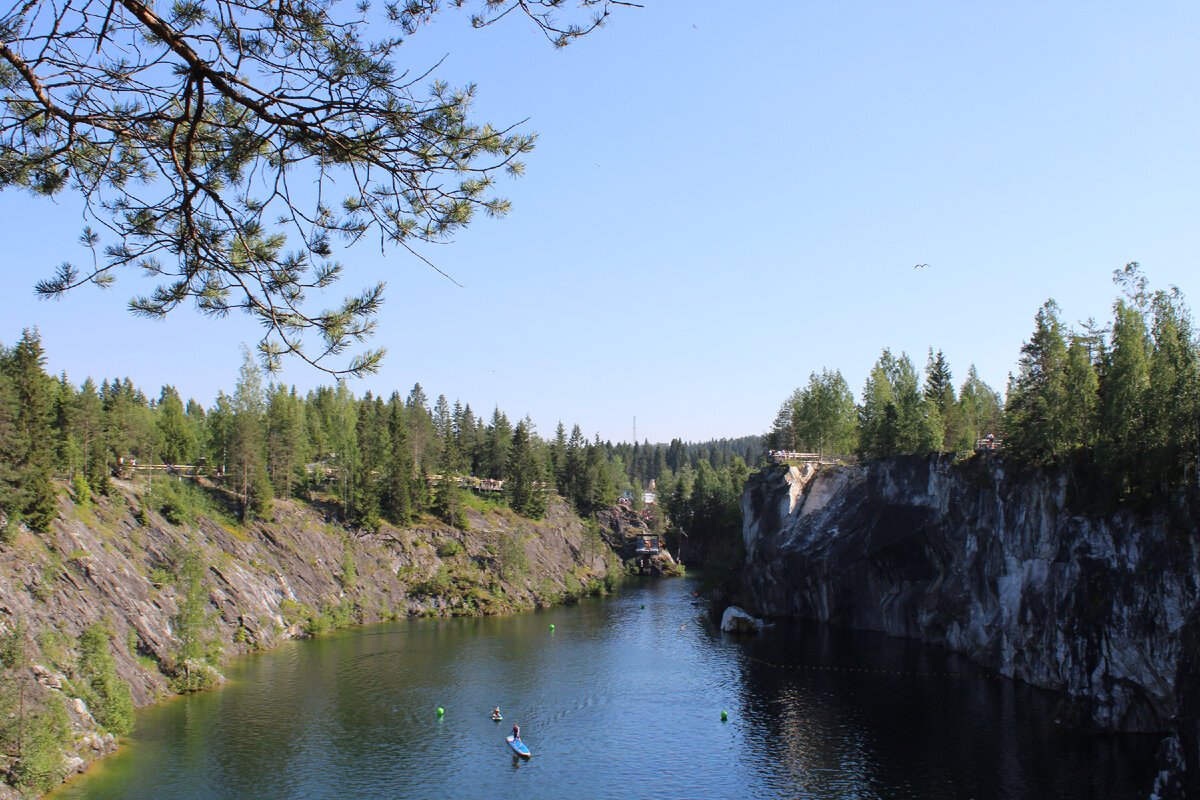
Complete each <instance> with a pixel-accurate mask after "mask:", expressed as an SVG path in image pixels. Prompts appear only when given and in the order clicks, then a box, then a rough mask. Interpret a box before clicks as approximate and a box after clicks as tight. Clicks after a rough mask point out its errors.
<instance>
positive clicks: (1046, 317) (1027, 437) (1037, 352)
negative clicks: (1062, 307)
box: [1005, 300, 1070, 465]
mask: <svg viewBox="0 0 1200 800" xmlns="http://www.w3.org/2000/svg"><path fill="white" fill-rule="evenodd" d="M1066 360H1067V346H1066V342H1065V339H1064V336H1063V329H1062V323H1061V322H1060V321H1059V318H1058V304H1057V303H1055V302H1054V301H1053V300H1047V301H1046V303H1045V304H1044V305H1043V306H1042V307H1041V309H1039V310H1038V313H1037V317H1036V318H1035V321H1034V331H1033V335H1032V336H1031V337H1030V339H1029V341H1028V342H1026V343H1025V344H1024V345H1022V346H1021V359H1020V362H1019V372H1018V374H1017V375H1016V376H1015V377H1010V378H1009V387H1008V403H1007V407H1006V408H1005V427H1006V436H1005V446H1006V447H1007V448H1008V449H1009V450H1011V451H1012V452H1013V453H1014V454H1015V455H1016V457H1017V458H1018V459H1019V460H1020V461H1023V462H1024V463H1027V464H1032V465H1043V464H1061V463H1062V462H1063V460H1064V459H1065V458H1066V455H1067V452H1068V450H1069V448H1070V442H1069V441H1068V439H1067V430H1066V425H1065V424H1064V420H1063V410H1064V409H1065V408H1066V407H1067V402H1066V397H1067V390H1066Z"/></svg>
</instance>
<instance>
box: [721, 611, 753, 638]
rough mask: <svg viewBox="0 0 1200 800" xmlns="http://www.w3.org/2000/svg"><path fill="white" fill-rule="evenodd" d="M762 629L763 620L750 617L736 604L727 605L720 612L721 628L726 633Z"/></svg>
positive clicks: (749, 631) (750, 631) (751, 631)
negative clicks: (721, 612) (722, 611)
mask: <svg viewBox="0 0 1200 800" xmlns="http://www.w3.org/2000/svg"><path fill="white" fill-rule="evenodd" d="M762 629H763V621H762V620H761V619H759V618H758V617H752V616H750V615H749V614H747V613H746V612H745V611H743V610H742V609H740V608H738V607H737V606H729V607H728V608H726V609H725V612H724V613H723V614H721V630H723V631H725V632H726V633H758V632H759V631H761V630H762Z"/></svg>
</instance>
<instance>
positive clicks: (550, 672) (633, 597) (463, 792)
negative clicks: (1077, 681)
mask: <svg viewBox="0 0 1200 800" xmlns="http://www.w3.org/2000/svg"><path fill="white" fill-rule="evenodd" d="M694 589H695V584H694V583H693V582H692V581H691V580H678V579H677V580H663V581H653V582H645V583H639V584H634V585H633V586H632V587H630V588H627V589H626V590H624V591H621V592H618V593H617V594H615V595H613V596H611V597H608V598H602V599H597V600H590V601H587V602H584V603H582V604H580V605H577V606H571V607H567V608H561V609H554V610H551V611H545V612H537V613H528V614H520V615H516V616H511V617H492V618H485V619H446V620H443V619H438V620H414V621H404V622H397V623H390V624H387V625H379V626H373V627H368V628H359V629H355V630H352V631H342V632H339V633H336V634H333V635H331V636H328V637H326V638H322V639H318V640H315V641H307V642H293V643H289V644H288V645H286V646H284V647H281V648H279V649H278V650H275V651H273V652H270V653H265V654H261V655H257V656H252V657H249V658H245V659H242V660H240V661H238V662H237V663H236V664H234V665H232V666H231V667H230V669H229V670H228V671H227V674H228V676H229V677H230V683H229V685H227V686H226V687H224V688H222V689H220V690H218V691H214V692H208V693H205V694H201V695H195V696H192V697H187V698H180V699H177V700H174V701H171V702H169V703H165V704H162V705H160V706H156V707H153V708H149V709H145V710H143V711H141V712H139V714H138V720H137V729H136V730H135V732H134V735H133V736H132V738H131V740H130V741H129V742H128V743H127V744H126V745H125V747H124V748H123V749H122V751H121V752H120V753H118V754H117V755H115V756H112V757H110V758H108V759H105V760H104V761H102V762H100V763H98V764H96V765H95V766H93V767H92V769H91V770H90V771H89V772H88V774H86V775H84V776H82V777H80V778H78V779H77V780H76V781H75V782H73V783H72V784H70V785H69V786H67V787H64V788H63V789H62V790H60V791H59V792H57V793H55V794H54V795H52V797H53V798H54V800H66V799H67V798H71V799H72V800H83V798H87V799H88V800H100V799H101V798H103V799H105V800H108V799H110V798H111V799H116V798H120V799H121V800H126V799H132V798H156V799H157V800H175V799H176V798H178V799H180V800H182V799H183V798H188V799H189V800H191V799H192V798H195V799H196V800H200V799H201V798H203V799H204V800H219V799H221V798H239V799H240V798H254V800H275V799H276V798H278V799H280V800H282V799H283V798H287V799H288V800H297V799H299V798H312V799H313V800H318V799H321V800H324V799H325V798H361V800H384V799H385V798H386V799H387V800H399V799H401V798H421V799H422V800H423V799H425V798H430V799H432V798H464V799H466V798H480V797H489V796H495V797H507V798H520V800H542V799H543V798H545V799H546V800H549V799H550V798H555V799H556V800H557V799H559V798H702V797H703V798H821V799H822V800H824V799H825V798H830V799H833V798H837V799H838V800H842V799H843V798H862V799H863V800H866V799H868V798H914V799H916V798H920V800H943V799H944V800H964V799H965V798H975V800H993V799H995V800H1012V799H1013V798H1051V799H1055V798H1057V799H1060V800H1065V799H1066V798H1072V799H1076V798H1078V799H1082V798H1098V799H1099V798H1103V799H1104V800H1109V799H1110V798H1111V799H1112V800H1117V799H1120V800H1125V798H1144V797H1147V796H1148V794H1149V788H1150V782H1151V780H1152V762H1153V754H1154V750H1155V748H1156V746H1157V739H1156V738H1155V737H1138V736H1124V737H1118V736H1107V737H1088V736H1081V735H1078V734H1074V733H1071V732H1067V731H1063V730H1061V729H1059V728H1057V727H1056V726H1055V725H1054V724H1053V723H1052V721H1051V720H1052V718H1053V714H1054V709H1055V705H1056V703H1057V702H1058V698H1057V697H1056V696H1055V695H1052V694H1049V693H1045V692H1040V691H1036V690H1033V689H1030V688H1029V687H1026V686H1021V685H1016V684H1013V683H1011V682H1009V681H1005V680H1002V679H999V678H996V677H993V676H989V675H986V674H983V673H982V671H981V670H980V669H979V668H978V667H975V666H973V665H971V664H970V663H969V662H966V661H965V660H964V659H961V658H959V657H956V656H954V655H952V654H946V653H942V652H941V651H939V650H936V649H932V648H928V647H923V646H920V645H917V644H915V643H912V642H905V641H900V640H893V639H888V638H886V637H882V636H875V635H870V634H856V633H847V632H839V631H834V630H830V629H828V628H823V627H819V626H807V627H804V626H794V627H793V626H780V627H776V628H773V629H770V630H769V631H768V632H767V633H766V635H764V636H762V637H760V638H758V639H753V640H748V641H747V640H743V641H737V640H734V639H731V638H729V637H727V636H723V635H722V634H721V633H720V632H718V631H714V630H713V629H712V628H711V627H709V626H708V625H707V624H706V623H705V622H704V618H703V609H702V608H701V607H700V606H697V605H694V604H693V602H692V592H693V590H694ZM552 624H553V625H554V627H555V630H553V631H551V629H550V626H551V625H552ZM962 673H969V675H963V674H962ZM496 705H499V706H500V707H501V710H502V711H503V713H504V722H503V723H499V724H497V723H494V722H492V721H491V719H489V717H488V714H489V712H490V711H491V709H492V708H493V707H494V706H496ZM438 706H441V707H443V708H444V709H445V717H443V718H442V719H438V718H437V716H436V713H435V712H436V709H437V707H438ZM723 710H724V711H727V712H728V715H729V721H728V722H724V723H723V722H721V719H720V714H721V711H723ZM513 722H518V723H520V725H521V729H522V732H523V734H524V737H523V738H524V739H525V741H526V743H527V744H528V745H529V747H530V748H531V749H532V750H533V754H534V755H533V758H532V759H530V760H528V761H523V760H520V759H518V758H516V757H515V756H514V755H513V754H512V752H511V750H509V749H508V746H507V744H506V743H505V741H504V735H505V734H506V732H507V731H508V728H509V727H510V726H511V724H512V723H513Z"/></svg>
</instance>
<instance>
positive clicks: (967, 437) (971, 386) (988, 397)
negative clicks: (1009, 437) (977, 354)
mask: <svg viewBox="0 0 1200 800" xmlns="http://www.w3.org/2000/svg"><path fill="white" fill-rule="evenodd" d="M952 418H953V420H954V433H953V439H952V440H951V444H952V446H953V447H954V449H956V450H971V449H973V448H974V447H975V442H976V441H978V440H979V439H981V438H984V437H986V436H987V435H988V434H992V435H993V436H997V435H999V434H1000V433H1001V421H1002V419H1003V406H1002V405H1001V403H1000V393H999V392H997V391H996V390H995V389H993V388H992V387H990V386H988V385H987V383H985V382H984V381H983V379H981V378H980V377H979V373H978V372H977V371H976V370H975V365H974V364H972V365H971V367H970V368H969V369H968V370H967V379H966V380H965V381H963V384H962V386H960V387H959V390H958V402H957V403H955V405H954V411H953V414H952Z"/></svg>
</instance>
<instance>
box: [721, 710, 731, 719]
mask: <svg viewBox="0 0 1200 800" xmlns="http://www.w3.org/2000/svg"><path fill="white" fill-rule="evenodd" d="M728 721H729V712H727V711H722V712H721V722H728Z"/></svg>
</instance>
